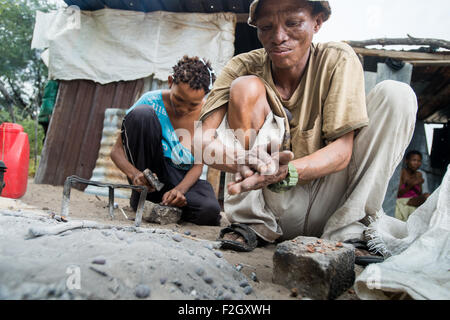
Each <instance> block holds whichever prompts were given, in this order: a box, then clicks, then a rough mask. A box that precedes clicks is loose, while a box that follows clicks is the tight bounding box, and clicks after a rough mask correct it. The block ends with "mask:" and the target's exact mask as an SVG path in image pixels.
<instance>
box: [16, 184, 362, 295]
mask: <svg viewBox="0 0 450 320" xmlns="http://www.w3.org/2000/svg"><path fill="white" fill-rule="evenodd" d="M62 194H63V187H62V186H51V185H42V184H40V185H37V184H35V183H34V182H33V179H32V178H30V179H29V180H28V187H27V192H26V194H25V195H24V196H23V197H22V198H21V199H20V200H21V201H22V202H24V203H26V204H28V205H30V206H33V207H35V208H38V209H41V210H44V211H48V212H49V213H50V212H55V213H56V214H59V213H60V211H61V201H62ZM115 202H116V203H117V204H118V205H119V206H120V207H122V208H124V209H125V212H128V211H127V210H126V209H127V207H128V200H126V199H120V198H117V199H115ZM107 205H108V198H106V197H102V196H95V195H90V194H86V193H84V192H81V191H78V190H76V189H72V191H71V197H70V215H69V218H76V219H84V220H94V221H98V222H103V223H107V224H116V225H121V226H131V225H134V222H133V221H130V220H127V219H126V218H125V217H124V216H123V214H122V213H121V211H120V210H118V209H116V210H115V218H114V219H113V220H112V219H111V218H110V217H109V213H108V207H107ZM128 208H129V207H128ZM128 214H129V213H128ZM226 225H227V221H226V219H225V218H223V219H222V221H221V227H209V226H197V225H194V224H191V223H185V222H182V223H181V224H168V225H163V226H161V225H158V224H151V223H147V222H145V221H143V222H142V225H141V227H144V228H163V229H170V230H173V231H176V232H180V233H184V232H185V231H190V232H191V236H194V237H197V238H200V239H206V240H213V241H214V240H216V239H217V236H218V234H219V231H220V229H221V228H222V227H223V226H226ZM275 249H276V245H268V246H266V247H263V248H256V249H255V250H254V251H253V252H250V253H242V252H234V251H229V250H226V251H223V254H224V258H225V259H226V260H227V261H228V262H229V263H231V264H233V265H235V264H241V265H242V266H243V269H242V272H243V273H244V274H245V275H246V276H247V277H248V278H250V274H251V273H252V272H255V273H256V275H257V278H258V280H259V282H257V283H254V284H253V287H254V289H255V290H258V291H259V293H260V294H262V295H263V296H265V297H267V298H268V299H273V300H280V299H282V300H285V299H299V298H303V297H291V296H290V295H291V292H290V290H289V289H288V288H285V287H283V286H280V285H276V284H273V283H272V269H273V261H272V257H273V254H274V252H275ZM361 271H362V268H360V267H358V266H355V272H356V276H358V275H359V274H360V273H361ZM338 299H345V300H347V299H358V297H357V296H356V295H355V293H354V290H353V288H351V289H349V290H348V291H347V292H345V293H344V294H343V295H341V296H340V297H339V298H338Z"/></svg>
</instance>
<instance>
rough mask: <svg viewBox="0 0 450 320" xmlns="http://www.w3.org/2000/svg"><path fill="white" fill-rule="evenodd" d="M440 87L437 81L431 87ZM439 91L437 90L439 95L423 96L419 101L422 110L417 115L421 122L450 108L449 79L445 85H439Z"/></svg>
mask: <svg viewBox="0 0 450 320" xmlns="http://www.w3.org/2000/svg"><path fill="white" fill-rule="evenodd" d="M434 85H438V83H437V81H436V82H433V83H431V84H430V86H429V87H433V86H434ZM439 87H440V88H439V89H436V91H437V92H438V94H432V93H430V94H428V95H421V96H420V97H419V99H418V103H419V106H420V109H419V111H418V113H417V118H418V119H419V120H423V119H426V118H428V117H430V116H431V115H433V114H434V113H435V112H436V111H438V110H439V109H441V108H445V107H447V106H448V104H449V101H450V80H448V79H447V81H445V82H444V83H443V84H441V83H439Z"/></svg>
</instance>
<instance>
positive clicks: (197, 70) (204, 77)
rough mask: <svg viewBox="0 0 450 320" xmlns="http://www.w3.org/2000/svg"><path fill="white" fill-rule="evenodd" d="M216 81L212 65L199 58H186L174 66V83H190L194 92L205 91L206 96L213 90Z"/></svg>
mask: <svg viewBox="0 0 450 320" xmlns="http://www.w3.org/2000/svg"><path fill="white" fill-rule="evenodd" d="M215 80H216V76H215V74H214V71H213V69H212V67H211V63H210V62H209V61H207V60H204V59H200V58H199V57H192V58H190V57H188V56H184V57H183V58H182V59H181V60H179V61H178V63H177V64H176V65H175V66H173V82H175V83H176V84H178V83H180V82H184V83H188V84H189V86H190V87H191V88H192V89H194V90H200V89H203V90H204V91H205V94H207V93H208V92H209V91H210V90H211V89H212V84H213V83H214V81H215Z"/></svg>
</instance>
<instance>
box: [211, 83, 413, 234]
mask: <svg viewBox="0 0 450 320" xmlns="http://www.w3.org/2000/svg"><path fill="white" fill-rule="evenodd" d="M366 102H367V111H368V115H369V119H370V121H369V125H368V126H367V127H365V128H362V129H361V130H360V131H359V133H358V134H357V135H356V137H355V140H354V146H353V154H352V158H351V160H350V163H349V165H348V166H347V168H346V169H344V170H342V171H340V172H337V173H334V174H331V175H329V176H325V177H322V178H320V179H317V180H314V181H312V182H310V183H309V184H307V185H303V186H297V187H295V188H293V189H291V190H289V191H286V192H284V193H274V192H272V191H270V190H268V189H267V188H263V189H260V190H254V191H249V192H245V193H242V194H238V195H229V194H228V193H227V191H226V190H225V196H224V208H225V213H226V215H227V218H228V220H229V221H230V222H231V223H244V224H248V225H249V226H250V227H251V228H252V230H254V231H255V232H256V234H258V236H260V237H261V238H263V239H265V240H266V241H269V242H274V241H275V240H277V239H278V240H287V239H292V238H294V237H297V236H300V235H303V236H315V237H321V238H327V239H333V240H337V241H345V240H349V239H355V238H358V239H362V235H363V231H364V227H365V226H366V225H367V224H368V223H369V222H370V220H371V219H370V218H372V219H376V217H377V216H378V215H380V214H384V213H383V210H382V207H381V205H382V203H383V200H384V197H385V194H386V190H387V186H388V183H389V180H390V178H391V176H392V174H393V172H394V170H395V168H396V167H397V165H398V164H399V163H400V161H401V160H402V157H403V154H404V152H405V149H406V148H407V146H408V145H409V142H410V141H411V138H412V135H413V132H414V126H415V120H416V113H417V98H416V95H415V93H414V91H413V90H412V89H411V87H410V86H408V85H406V84H404V83H401V82H396V81H391V80H388V81H383V82H381V83H379V84H378V85H377V86H376V87H375V88H374V89H373V90H372V91H371V92H370V93H369V94H368V96H367V101H366ZM227 127H228V123H227V121H226V117H225V119H224V121H223V122H222V124H221V126H220V127H219V129H218V136H219V139H221V140H222V142H223V143H224V144H227V145H230V144H233V143H236V142H235V140H236V139H235V137H232V136H230V134H229V130H224V129H226V128H227ZM274 130H275V132H276V134H278V136H279V137H281V135H282V133H283V132H284V124H283V121H282V119H281V118H279V117H277V116H274V115H273V114H272V113H271V114H269V115H268V116H267V118H266V121H265V123H264V125H263V127H262V128H261V130H260V131H259V133H258V137H257V139H256V141H257V142H256V143H258V139H259V141H267V137H268V136H271V135H272V136H273V132H274ZM233 139H234V141H233ZM233 180H234V174H229V173H227V175H226V182H225V183H226V184H227V183H228V182H230V181H233ZM226 184H225V185H226Z"/></svg>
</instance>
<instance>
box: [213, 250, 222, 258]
mask: <svg viewBox="0 0 450 320" xmlns="http://www.w3.org/2000/svg"><path fill="white" fill-rule="evenodd" d="M214 254H215V255H216V256H217V258H222V257H223V253H222V252H220V251H214Z"/></svg>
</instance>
